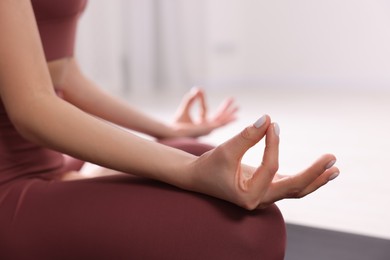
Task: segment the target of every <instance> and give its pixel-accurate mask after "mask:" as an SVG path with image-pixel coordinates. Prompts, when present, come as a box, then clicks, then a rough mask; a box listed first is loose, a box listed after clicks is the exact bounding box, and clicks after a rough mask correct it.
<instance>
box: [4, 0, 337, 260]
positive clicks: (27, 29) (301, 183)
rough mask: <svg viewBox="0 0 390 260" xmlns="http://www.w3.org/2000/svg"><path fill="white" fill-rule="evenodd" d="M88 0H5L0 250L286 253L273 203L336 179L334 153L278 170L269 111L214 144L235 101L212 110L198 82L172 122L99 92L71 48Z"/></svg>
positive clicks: (140, 255) (198, 255)
mask: <svg viewBox="0 0 390 260" xmlns="http://www.w3.org/2000/svg"><path fill="white" fill-rule="evenodd" d="M86 4H87V1H86V0H1V1H0V33H1V35H0V259H2V260H8V259H12V260H15V259H40V260H41V259H225V260H226V259H264V260H268V259H283V257H284V251H285V243H286V241H285V239H286V233H285V224H284V220H283V217H282V215H281V213H280V211H279V209H278V208H277V207H276V206H275V204H274V203H275V202H276V201H279V200H282V199H285V198H301V197H304V196H306V195H308V194H310V193H312V192H313V191H315V190H317V189H318V188H320V187H321V186H323V185H325V184H326V183H327V182H329V181H330V180H332V179H334V178H335V177H337V175H338V174H339V170H338V168H337V167H335V166H334V163H335V161H336V158H335V156H334V155H332V154H325V155H323V156H321V157H320V158H319V159H318V160H317V161H315V162H314V163H313V164H312V165H311V166H309V167H307V168H306V169H305V170H302V171H301V172H299V173H297V174H294V175H292V174H289V175H281V174H279V173H278V172H277V171H278V147H279V131H280V130H279V127H278V125H277V124H276V123H274V122H272V121H271V117H270V116H268V115H263V116H260V117H259V119H257V120H254V123H253V124H252V125H248V126H247V127H245V128H244V129H243V130H242V131H241V132H240V133H238V134H237V135H236V136H232V137H231V138H230V139H228V140H227V141H226V142H224V143H222V144H220V145H218V146H216V147H213V146H211V145H207V144H203V143H200V142H198V141H197V139H196V137H200V136H203V135H207V134H208V133H210V132H211V131H213V130H215V129H217V128H219V127H222V126H225V125H227V124H229V123H230V122H232V121H233V120H235V118H236V111H237V108H236V105H235V103H234V101H233V99H227V100H226V101H225V102H223V103H222V104H221V106H220V109H218V110H217V111H216V112H215V113H214V114H213V115H212V116H209V115H208V112H207V108H206V104H205V94H204V92H203V91H202V90H201V89H194V90H192V91H190V92H189V93H188V94H187V95H186V96H185V97H184V98H183V100H182V103H181V105H180V106H179V109H178V111H177V114H176V120H175V121H174V122H173V123H171V124H169V123H164V122H161V121H159V120H158V119H154V118H153V117H151V116H148V115H146V114H144V113H142V112H141V111H139V110H137V109H136V108H134V107H132V106H130V105H129V104H127V103H126V102H124V101H121V100H119V98H116V97H114V96H112V95H110V94H109V93H106V92H104V91H102V90H101V89H100V88H99V87H98V86H97V85H96V84H95V83H94V82H93V81H92V80H90V79H89V78H88V77H86V76H85V75H84V74H83V72H82V70H81V69H80V67H79V65H78V63H77V59H76V57H75V55H74V43H75V32H76V29H77V24H78V19H79V17H80V15H81V14H82V12H83V11H84V9H85V7H86ZM107 4H109V3H108V2H107ZM195 103H200V104H201V110H200V111H201V113H200V114H201V115H200V118H199V119H198V120H196V119H194V118H193V117H192V116H191V114H190V110H191V108H192V107H193V105H194V104H195ZM128 129H129V130H133V131H138V132H140V133H143V134H146V135H149V136H150V137H152V140H150V139H145V138H142V137H140V136H138V135H135V134H134V133H133V132H132V131H128ZM153 138H154V139H153ZM263 138H265V148H264V153H263V155H262V160H261V161H260V160H259V166H249V165H244V164H242V163H241V158H242V157H243V156H244V154H245V153H246V151H247V150H248V149H250V148H251V147H252V146H254V145H255V144H256V143H258V142H259V141H260V140H262V139H263ZM259 158H260V156H259ZM86 164H93V165H95V167H94V168H93V173H92V174H90V175H85V174H83V171H82V168H83V166H85V165H86Z"/></svg>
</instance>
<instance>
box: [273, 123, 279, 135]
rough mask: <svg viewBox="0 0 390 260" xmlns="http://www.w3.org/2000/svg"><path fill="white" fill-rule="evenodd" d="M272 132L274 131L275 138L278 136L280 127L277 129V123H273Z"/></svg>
mask: <svg viewBox="0 0 390 260" xmlns="http://www.w3.org/2000/svg"><path fill="white" fill-rule="evenodd" d="M274 131H275V134H276V135H277V136H279V134H280V127H279V125H278V123H274Z"/></svg>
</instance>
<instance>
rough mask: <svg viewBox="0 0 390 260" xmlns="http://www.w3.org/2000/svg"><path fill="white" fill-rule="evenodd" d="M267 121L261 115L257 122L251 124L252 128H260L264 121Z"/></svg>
mask: <svg viewBox="0 0 390 260" xmlns="http://www.w3.org/2000/svg"><path fill="white" fill-rule="evenodd" d="M266 120H267V117H266V116H265V115H263V116H262V117H260V118H259V119H257V121H256V122H255V123H254V124H253V126H254V127H256V128H260V127H261V126H262V125H264V123H265V121H266Z"/></svg>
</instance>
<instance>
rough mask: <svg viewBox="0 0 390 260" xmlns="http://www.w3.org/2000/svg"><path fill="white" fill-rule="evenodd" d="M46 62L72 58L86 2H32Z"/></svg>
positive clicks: (50, 0) (65, 0) (48, 0)
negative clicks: (79, 20) (78, 25)
mask: <svg viewBox="0 0 390 260" xmlns="http://www.w3.org/2000/svg"><path fill="white" fill-rule="evenodd" d="M31 2H32V5H33V9H34V14H35V18H36V20H37V23H38V29H39V34H40V36H41V41H42V44H43V49H44V51H45V56H46V60H47V61H51V60H55V59H59V58H63V57H67V56H72V55H73V52H74V45H75V35H76V27H77V22H78V19H79V16H80V15H81V13H82V12H83V10H84V8H85V6H86V3H87V1H86V0H32V1H31Z"/></svg>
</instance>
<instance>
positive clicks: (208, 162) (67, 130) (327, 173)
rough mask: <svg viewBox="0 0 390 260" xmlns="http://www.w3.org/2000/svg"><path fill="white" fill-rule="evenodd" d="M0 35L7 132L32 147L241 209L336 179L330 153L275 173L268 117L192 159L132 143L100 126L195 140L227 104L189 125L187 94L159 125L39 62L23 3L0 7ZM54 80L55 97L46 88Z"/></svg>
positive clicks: (75, 73)
mask: <svg viewBox="0 0 390 260" xmlns="http://www.w3.org/2000/svg"><path fill="white" fill-rule="evenodd" d="M0 31H1V32H2V33H3V34H4V35H7V37H1V38H0V57H1V58H0V96H1V99H2V101H3V104H4V106H5V108H6V110H7V112H8V115H9V117H10V119H11V120H12V122H13V124H14V125H15V127H16V128H17V130H18V131H19V132H20V134H21V135H23V136H24V137H25V138H27V139H28V140H31V141H32V142H36V143H38V144H41V145H43V146H46V147H49V148H51V149H55V150H57V151H60V152H62V153H65V154H69V155H71V156H73V157H76V158H80V159H82V160H85V161H89V162H92V163H94V164H97V165H101V166H102V167H104V168H108V169H111V170H114V171H118V172H123V173H136V174H137V175H139V176H143V177H147V178H152V179H156V180H159V181H162V182H166V183H169V184H172V185H175V186H177V187H179V188H182V189H186V190H191V191H195V192H201V193H205V194H208V195H211V196H214V197H217V198H220V199H223V200H227V201H230V202H232V203H234V204H236V205H239V206H241V207H244V208H246V209H250V210H251V209H255V208H263V207H266V206H268V205H270V204H272V203H274V202H275V201H278V200H281V199H284V198H301V197H304V196H306V195H307V194H310V193H311V192H313V191H315V190H317V189H318V188H320V187H321V186H323V185H325V184H326V183H327V182H328V181H329V180H331V179H333V178H334V177H335V176H337V175H338V173H339V170H338V168H337V167H335V166H333V164H334V162H335V160H336V158H335V156H334V155H332V154H326V155H323V156H321V157H320V158H319V159H318V160H317V161H315V162H314V163H313V164H312V165H311V166H309V167H308V168H307V169H305V170H303V171H301V172H299V173H297V174H295V175H291V176H288V177H283V176H282V175H280V174H278V173H277V171H278V156H279V127H278V126H277V124H275V123H272V122H271V118H270V117H269V116H268V115H265V116H263V117H261V118H260V119H259V120H258V121H256V122H255V123H254V124H253V125H250V126H248V127H246V128H245V129H243V130H242V131H241V133H239V134H237V135H236V136H234V137H232V138H231V139H229V140H228V141H226V142H225V143H223V144H221V145H219V146H218V147H216V148H215V149H213V150H211V151H209V152H207V153H205V154H204V155H202V156H200V157H196V156H193V155H190V154H188V153H185V152H183V151H179V150H177V149H173V148H170V147H167V146H164V145H161V144H158V143H156V142H152V141H148V140H145V139H142V138H140V137H138V136H135V135H133V134H131V133H129V132H128V131H124V130H123V129H121V128H118V127H116V126H113V124H109V123H107V122H106V121H110V122H112V123H114V124H117V125H121V126H123V127H125V128H129V129H133V130H136V131H140V132H143V133H146V134H149V135H151V136H154V137H157V138H159V137H170V136H200V135H203V134H207V133H209V132H210V131H212V130H213V129H215V128H218V127H220V126H223V125H224V124H227V123H229V122H231V120H234V114H235V106H232V104H231V101H227V103H225V104H223V105H222V108H221V110H220V111H222V112H220V111H219V112H217V113H216V115H215V116H212V117H210V118H208V117H207V116H204V114H207V113H206V112H207V111H206V110H204V111H203V112H202V113H201V116H200V118H201V120H199V121H195V120H192V118H191V117H190V115H189V113H188V111H189V109H187V108H188V107H189V108H190V107H191V106H192V104H193V103H194V102H195V101H194V100H198V102H200V103H201V104H202V102H204V94H203V93H202V92H201V91H194V92H193V93H190V94H189V96H187V97H185V98H184V100H183V105H181V106H180V108H179V110H178V113H177V117H176V118H177V120H176V122H175V123H174V124H173V126H171V125H167V124H164V123H161V122H159V121H156V120H154V119H152V118H150V117H148V116H146V115H144V114H143V113H141V112H139V111H138V110H136V109H134V108H132V107H130V106H128V105H127V104H124V102H123V101H119V100H118V99H116V98H114V97H112V96H109V95H106V94H105V93H103V92H102V91H101V90H99V88H98V87H96V85H95V84H94V83H93V82H92V81H90V80H89V79H87V78H86V77H85V76H83V74H82V73H81V70H80V69H79V68H78V65H77V62H76V60H75V59H74V58H69V59H68V60H67V61H55V62H53V63H51V64H49V66H48V65H47V63H46V61H45V57H44V53H43V49H42V45H41V43H40V39H39V34H38V30H37V28H36V24H35V21H34V15H33V11H32V7H31V3H30V1H29V0H18V1H15V0H3V1H0ZM15 43H17V44H15ZM62 63H64V64H65V65H62ZM51 77H52V78H53V80H52V79H51ZM57 80H58V82H60V86H61V91H62V92H63V94H64V100H62V99H60V98H58V97H57V95H56V94H55V92H54V87H53V82H55V83H56V82H57ZM76 90H77V91H76ZM202 100H203V101H202ZM97 102H98V104H99V106H96V103H97ZM229 102H230V103H229ZM202 107H206V106H205V104H204V103H203V105H202ZM107 111H115V113H107ZM91 115H93V116H91ZM98 118H102V119H104V120H105V121H104V120H101V119H98ZM126 118H131V119H132V120H128V119H127V120H126ZM43 119H44V120H43ZM264 137H265V140H266V148H265V150H264V154H263V159H262V162H261V163H260V164H259V166H258V167H251V166H247V165H243V164H241V158H242V156H243V155H244V154H245V152H246V151H247V150H248V149H249V148H250V147H252V146H253V145H255V144H256V143H257V142H259V141H260V140H261V139H262V138H264Z"/></svg>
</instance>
